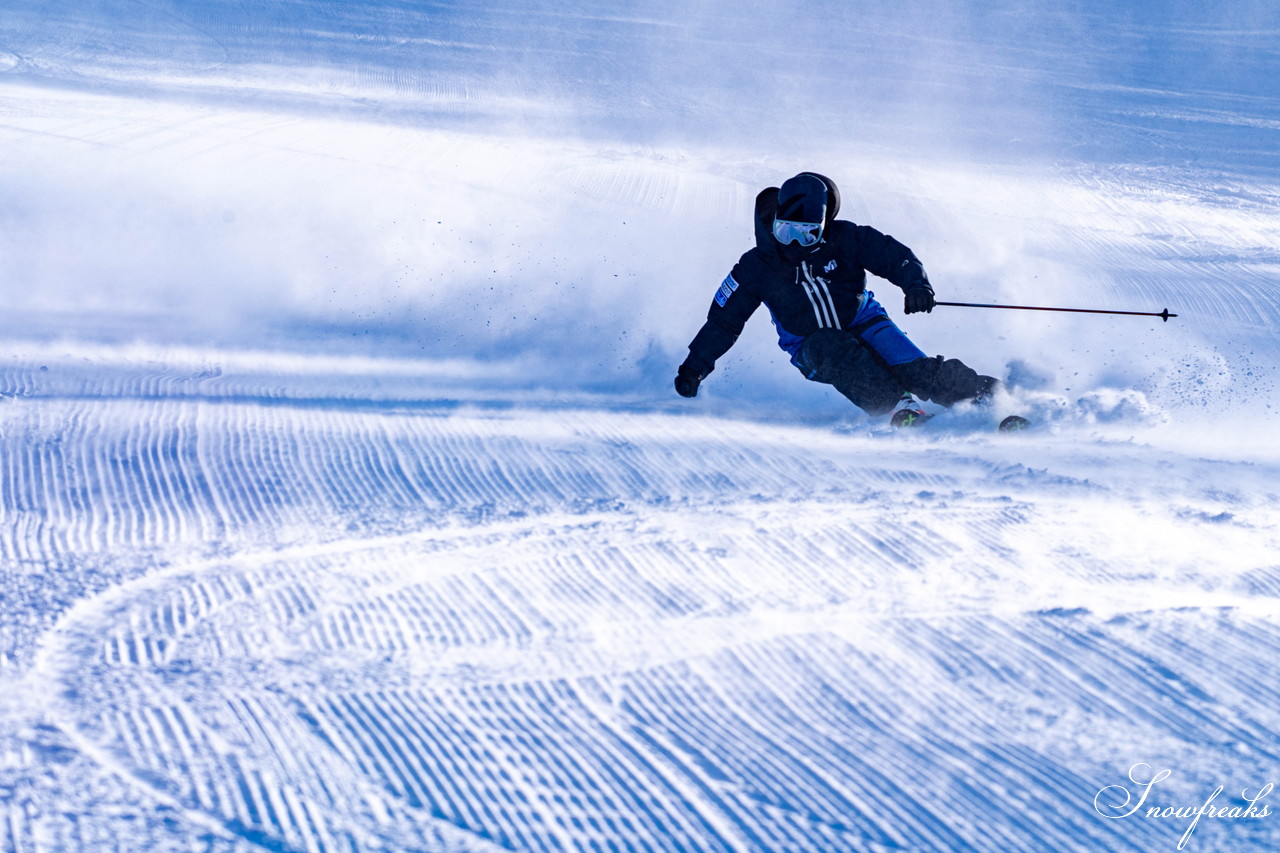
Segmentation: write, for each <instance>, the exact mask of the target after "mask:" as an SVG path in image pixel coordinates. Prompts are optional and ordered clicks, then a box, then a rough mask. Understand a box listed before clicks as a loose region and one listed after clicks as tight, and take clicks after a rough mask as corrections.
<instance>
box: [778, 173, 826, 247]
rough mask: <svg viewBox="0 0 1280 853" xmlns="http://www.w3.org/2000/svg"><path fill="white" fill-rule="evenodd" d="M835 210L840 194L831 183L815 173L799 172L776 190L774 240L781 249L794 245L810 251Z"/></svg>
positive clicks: (823, 176)
mask: <svg viewBox="0 0 1280 853" xmlns="http://www.w3.org/2000/svg"><path fill="white" fill-rule="evenodd" d="M839 210H840V191H839V190H838V189H836V185H835V182H834V181H832V180H831V179H830V178H828V177H826V176H825V175H819V174H818V173H816V172H801V173H800V174H798V175H796V176H795V177H794V178H788V179H787V180H786V181H784V182H783V184H782V186H781V187H780V188H779V189H778V207H777V210H776V212H775V213H774V217H773V236H774V239H775V240H777V241H778V242H779V243H781V244H782V245H783V246H790V245H791V244H792V243H795V244H796V246H797V247H799V248H801V249H806V248H808V249H812V248H813V247H814V246H816V245H817V244H818V242H819V241H820V240H821V239H822V234H823V232H824V231H825V230H826V228H827V226H828V225H830V224H831V223H832V222H834V221H835V218H836V213H837V212H839Z"/></svg>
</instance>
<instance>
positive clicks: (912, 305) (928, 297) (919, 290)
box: [904, 284, 936, 314]
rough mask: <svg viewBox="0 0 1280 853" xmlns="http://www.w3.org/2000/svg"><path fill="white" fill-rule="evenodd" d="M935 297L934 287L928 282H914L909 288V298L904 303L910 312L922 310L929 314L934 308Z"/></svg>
mask: <svg viewBox="0 0 1280 853" xmlns="http://www.w3.org/2000/svg"><path fill="white" fill-rule="evenodd" d="M935 304H936V303H935V301H934V298H933V288H932V287H930V286H929V285H927V284H913V285H911V287H908V288H907V298H906V301H905V303H904V307H905V308H906V312H907V313H908V314H915V313H918V312H920V311H923V312H924V313H926V314H928V313H929V312H930V311H932V310H933V306H934V305H935Z"/></svg>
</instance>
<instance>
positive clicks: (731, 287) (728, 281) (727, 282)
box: [716, 273, 738, 308]
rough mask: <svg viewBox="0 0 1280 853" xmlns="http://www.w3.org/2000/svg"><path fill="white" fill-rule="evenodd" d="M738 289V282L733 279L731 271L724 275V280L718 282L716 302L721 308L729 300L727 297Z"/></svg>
mask: <svg viewBox="0 0 1280 853" xmlns="http://www.w3.org/2000/svg"><path fill="white" fill-rule="evenodd" d="M737 289H738V282H736V281H734V279H733V273H729V274H728V275H727V276H725V277H724V281H722V282H720V289H719V290H717V291H716V304H717V305H719V306H720V307H721V308H723V307H724V304H725V303H726V302H728V301H729V297H730V296H732V295H733V292H734V291H735V290H737Z"/></svg>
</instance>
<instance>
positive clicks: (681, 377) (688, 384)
mask: <svg viewBox="0 0 1280 853" xmlns="http://www.w3.org/2000/svg"><path fill="white" fill-rule="evenodd" d="M701 382H702V374H701V373H699V372H698V371H696V370H694V369H693V368H692V367H690V366H689V365H687V364H682V365H680V369H679V370H677V371H676V393H677V394H679V395H680V396H681V397H696V396H698V385H699V384H700V383H701Z"/></svg>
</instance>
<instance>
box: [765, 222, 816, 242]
mask: <svg viewBox="0 0 1280 853" xmlns="http://www.w3.org/2000/svg"><path fill="white" fill-rule="evenodd" d="M773 236H774V239H776V240H777V241H778V242H779V243H781V244H782V245H784V246H785V245H787V244H788V243H799V244H800V245H801V246H815V245H817V243H818V241H819V240H821V239H822V223H821V222H788V221H787V220H785V219H775V220H773Z"/></svg>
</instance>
